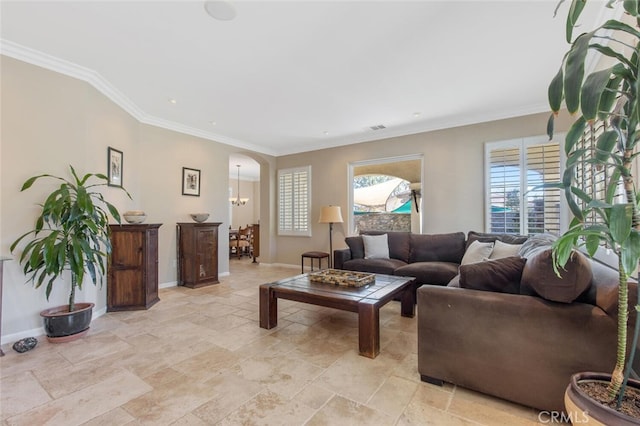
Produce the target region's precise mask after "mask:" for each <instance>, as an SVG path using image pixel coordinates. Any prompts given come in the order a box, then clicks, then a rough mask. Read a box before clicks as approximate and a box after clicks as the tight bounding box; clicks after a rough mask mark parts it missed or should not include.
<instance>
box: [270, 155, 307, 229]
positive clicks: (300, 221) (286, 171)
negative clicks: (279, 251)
mask: <svg viewBox="0 0 640 426" xmlns="http://www.w3.org/2000/svg"><path fill="white" fill-rule="evenodd" d="M299 173H303V174H305V175H306V178H307V189H306V193H304V192H301V191H298V189H299V188H296V187H295V181H294V179H292V181H291V187H290V188H289V190H290V191H291V196H292V197H293V198H294V202H293V204H292V206H291V211H290V212H289V214H290V215H291V223H292V227H291V229H283V227H282V225H283V223H282V221H281V216H282V214H283V210H284V208H285V206H283V205H282V200H283V194H282V185H281V183H280V181H281V179H282V178H283V177H284V176H286V175H290V176H294V175H295V174H299ZM277 185H278V235H283V236H297V237H310V236H311V166H303V167H292V168H288V169H280V170H278V180H277ZM297 197H305V198H306V212H303V213H301V217H296V215H297V214H298V213H297V211H296V208H295V204H296V201H295V199H296V198H297ZM296 223H298V224H302V225H303V226H296Z"/></svg>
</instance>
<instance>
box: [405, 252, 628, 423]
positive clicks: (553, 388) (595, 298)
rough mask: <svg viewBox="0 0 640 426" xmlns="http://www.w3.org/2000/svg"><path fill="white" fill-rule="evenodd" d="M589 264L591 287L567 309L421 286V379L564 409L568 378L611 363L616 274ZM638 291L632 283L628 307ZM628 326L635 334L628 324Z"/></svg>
mask: <svg viewBox="0 0 640 426" xmlns="http://www.w3.org/2000/svg"><path fill="white" fill-rule="evenodd" d="M591 266H592V272H593V278H592V280H591V286H590V287H589V289H588V291H586V292H585V293H583V294H582V295H581V296H580V297H579V298H578V299H577V300H575V301H574V302H572V303H560V302H552V301H549V300H545V299H543V298H541V297H537V296H530V295H522V294H506V293H498V292H490V291H481V290H471V289H466V288H459V287H454V286H434V285H424V286H422V287H420V288H419V289H418V292H417V293H418V294H417V296H418V302H417V303H418V305H417V308H418V371H419V372H420V376H421V378H422V380H423V381H427V382H430V383H439V384H441V383H442V381H445V382H450V383H454V384H456V385H460V386H462V387H465V388H469V389H473V390H476V391H479V392H482V393H486V394H489V395H494V396H497V397H500V398H504V399H507V400H510V401H513V402H517V403H519V404H523V405H526V406H530V407H534V408H537V409H540V410H555V411H562V410H563V409H564V403H563V395H564V391H565V389H566V387H567V384H568V383H569V378H570V376H571V375H572V374H574V373H577V372H580V371H599V372H611V371H612V370H613V366H614V364H615V349H616V343H615V342H616V329H617V328H616V319H617V304H618V294H617V291H618V274H617V272H616V271H614V270H612V269H610V268H609V267H607V266H604V265H601V264H599V263H597V262H595V261H591ZM636 291H637V290H636V284H635V283H630V292H629V294H630V299H633V300H631V301H630V305H631V306H633V304H634V303H635V295H636ZM629 324H630V327H629V333H632V325H631V324H632V319H631V318H630V320H629ZM638 364H640V363H638V362H636V364H634V367H635V370H636V371H640V370H638V369H637V367H639V366H640V365H638Z"/></svg>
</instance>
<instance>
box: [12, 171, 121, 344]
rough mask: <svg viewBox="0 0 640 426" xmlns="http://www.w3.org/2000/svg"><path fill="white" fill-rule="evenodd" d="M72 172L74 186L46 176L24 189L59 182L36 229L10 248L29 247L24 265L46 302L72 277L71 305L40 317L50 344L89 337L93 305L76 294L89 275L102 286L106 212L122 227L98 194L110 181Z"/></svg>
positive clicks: (106, 244) (115, 212) (113, 210)
mask: <svg viewBox="0 0 640 426" xmlns="http://www.w3.org/2000/svg"><path fill="white" fill-rule="evenodd" d="M69 168H70V171H71V175H72V177H73V179H72V180H67V179H65V178H62V177H58V176H53V175H50V174H42V175H38V176H33V177H31V178H29V179H28V180H27V181H26V182H25V183H24V184H23V185H22V189H21V191H25V190H27V189H29V188H31V186H32V185H33V184H34V183H35V182H36V181H37V180H38V179H40V178H50V179H54V180H57V181H59V182H60V185H59V186H58V187H57V188H56V189H55V190H54V191H53V192H52V193H51V194H49V195H48V196H47V198H46V200H45V201H44V204H41V207H42V211H41V212H40V215H39V216H38V217H37V219H36V224H35V228H34V229H33V230H31V231H28V232H26V233H25V234H23V235H22V236H20V237H19V238H18V239H17V240H16V241H14V242H13V244H12V245H11V252H12V253H13V252H14V250H16V248H17V247H18V245H19V244H20V242H21V241H26V244H25V246H24V248H23V249H22V254H21V255H20V263H21V264H22V266H23V271H24V274H25V275H26V276H27V278H28V281H31V282H32V283H33V285H34V286H35V288H40V287H42V286H44V287H45V294H46V297H47V300H49V296H50V295H51V291H52V290H53V286H54V284H56V283H59V282H62V281H63V280H62V279H60V278H62V277H63V276H65V277H66V276H70V282H69V285H70V293H69V303H68V304H67V305H65V306H58V307H55V308H51V309H47V310H45V311H42V312H41V313H40V315H41V316H42V317H43V319H44V328H45V332H46V334H47V338H48V340H49V341H52V342H62V341H68V340H73V339H74V338H78V337H80V336H82V335H84V334H85V333H86V332H87V331H88V328H89V323H90V322H91V314H92V309H93V306H94V304H93V303H76V302H75V295H76V289H82V284H83V282H84V279H85V276H86V274H88V275H89V276H90V277H91V280H92V282H93V283H94V285H97V283H98V281H99V280H100V282H102V277H103V276H104V275H105V264H104V261H105V258H106V257H107V254H108V253H110V251H111V243H110V240H109V232H110V229H109V216H108V214H107V211H108V212H109V213H110V214H111V215H112V216H113V218H114V219H115V220H116V221H117V222H118V223H120V214H119V213H118V210H117V209H116V208H115V207H114V206H113V205H112V204H110V203H109V202H107V201H106V200H105V199H104V197H103V195H102V194H101V193H99V192H96V191H95V189H96V188H98V187H101V186H106V185H107V182H108V178H107V177H106V176H105V175H103V174H92V173H87V174H85V175H84V176H82V177H80V176H79V175H78V174H77V173H76V171H75V169H74V168H73V167H72V166H69ZM123 190H124V189H123ZM125 192H126V190H125ZM127 195H129V194H128V193H127ZM129 198H131V197H130V196H129Z"/></svg>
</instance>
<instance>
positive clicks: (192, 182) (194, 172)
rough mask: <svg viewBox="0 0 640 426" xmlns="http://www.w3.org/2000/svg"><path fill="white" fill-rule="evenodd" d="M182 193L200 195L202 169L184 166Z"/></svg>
mask: <svg viewBox="0 0 640 426" xmlns="http://www.w3.org/2000/svg"><path fill="white" fill-rule="evenodd" d="M182 195H193V196H195V197H199V196H200V170H198V169H191V168H189V167H183V168H182Z"/></svg>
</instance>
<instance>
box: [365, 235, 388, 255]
mask: <svg viewBox="0 0 640 426" xmlns="http://www.w3.org/2000/svg"><path fill="white" fill-rule="evenodd" d="M362 242H363V243H364V258H365V259H388V258H389V240H388V239H387V234H382V235H363V236H362Z"/></svg>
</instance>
